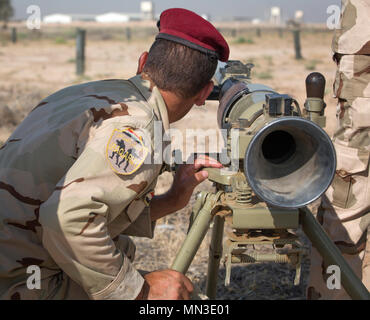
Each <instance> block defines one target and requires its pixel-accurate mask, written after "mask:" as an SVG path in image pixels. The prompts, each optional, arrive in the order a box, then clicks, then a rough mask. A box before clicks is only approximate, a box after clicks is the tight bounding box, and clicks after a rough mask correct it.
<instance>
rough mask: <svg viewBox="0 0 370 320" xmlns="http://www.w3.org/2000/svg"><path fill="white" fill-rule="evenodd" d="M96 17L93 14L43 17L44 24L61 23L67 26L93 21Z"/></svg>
mask: <svg viewBox="0 0 370 320" xmlns="http://www.w3.org/2000/svg"><path fill="white" fill-rule="evenodd" d="M95 17H96V15H94V14H62V13H55V14H50V15H47V16H44V19H43V22H44V23H46V24H47V23H62V24H68V23H71V22H73V21H95Z"/></svg>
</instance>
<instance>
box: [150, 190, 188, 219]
mask: <svg viewBox="0 0 370 320" xmlns="http://www.w3.org/2000/svg"><path fill="white" fill-rule="evenodd" d="M180 209H181V207H180V206H179V205H178V203H177V201H176V198H175V197H173V196H172V195H171V194H170V193H169V192H168V193H165V194H163V195H160V196H155V197H154V198H153V199H152V201H151V202H150V215H151V218H152V221H156V220H158V219H160V218H162V217H164V216H166V215H168V214H170V213H173V212H175V211H177V210H180Z"/></svg>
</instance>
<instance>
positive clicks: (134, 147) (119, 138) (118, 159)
mask: <svg viewBox="0 0 370 320" xmlns="http://www.w3.org/2000/svg"><path fill="white" fill-rule="evenodd" d="M147 155H148V148H147V147H145V146H144V143H143V140H142V137H140V136H139V135H137V134H136V133H135V132H134V131H133V130H132V129H130V128H128V129H124V130H119V129H114V130H113V132H112V134H111V137H110V139H109V141H108V144H107V147H106V152H105V157H106V159H107V161H108V163H109V165H110V167H111V169H112V170H113V171H114V172H116V173H118V174H121V175H130V174H133V173H135V172H136V171H137V170H138V169H139V168H140V167H141V165H142V164H143V163H144V160H145V158H146V156H147Z"/></svg>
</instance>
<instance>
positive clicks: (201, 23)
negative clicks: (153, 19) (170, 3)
mask: <svg viewBox="0 0 370 320" xmlns="http://www.w3.org/2000/svg"><path fill="white" fill-rule="evenodd" d="M158 28H159V34H158V35H157V37H156V39H165V40H170V41H174V42H177V43H180V44H182V45H184V46H187V47H190V48H192V49H195V50H198V51H201V52H203V53H206V54H209V55H216V56H217V58H218V59H219V60H221V61H227V60H228V59H229V52H230V50H229V46H228V44H227V42H226V40H225V39H224V37H223V36H222V35H221V33H220V32H218V31H217V29H216V28H215V27H214V26H213V25H212V24H211V23H209V22H208V21H207V20H205V19H203V18H202V17H201V16H199V15H197V14H196V13H194V12H192V11H189V10H186V9H180V8H174V9H168V10H165V11H163V12H162V14H161V17H160V20H159V22H158Z"/></svg>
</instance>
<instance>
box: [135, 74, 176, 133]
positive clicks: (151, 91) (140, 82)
mask: <svg viewBox="0 0 370 320" xmlns="http://www.w3.org/2000/svg"><path fill="white" fill-rule="evenodd" d="M129 81H130V82H131V83H132V84H133V85H134V86H135V87H136V88H137V89H138V90H139V92H140V93H141V95H142V96H143V97H144V98H145V100H146V101H147V102H148V103H149V105H150V106H151V107H152V108H153V110H154V113H155V115H156V116H157V118H158V120H160V121H162V123H163V127H164V130H168V129H169V128H170V123H169V120H168V112H167V107H166V103H165V102H164V100H163V97H162V95H161V93H160V92H159V89H158V88H157V87H156V86H155V84H154V83H153V82H152V81H151V80H150V79H149V78H148V77H147V76H146V75H145V74H138V75H136V76H134V77H132V78H130V79H129Z"/></svg>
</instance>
